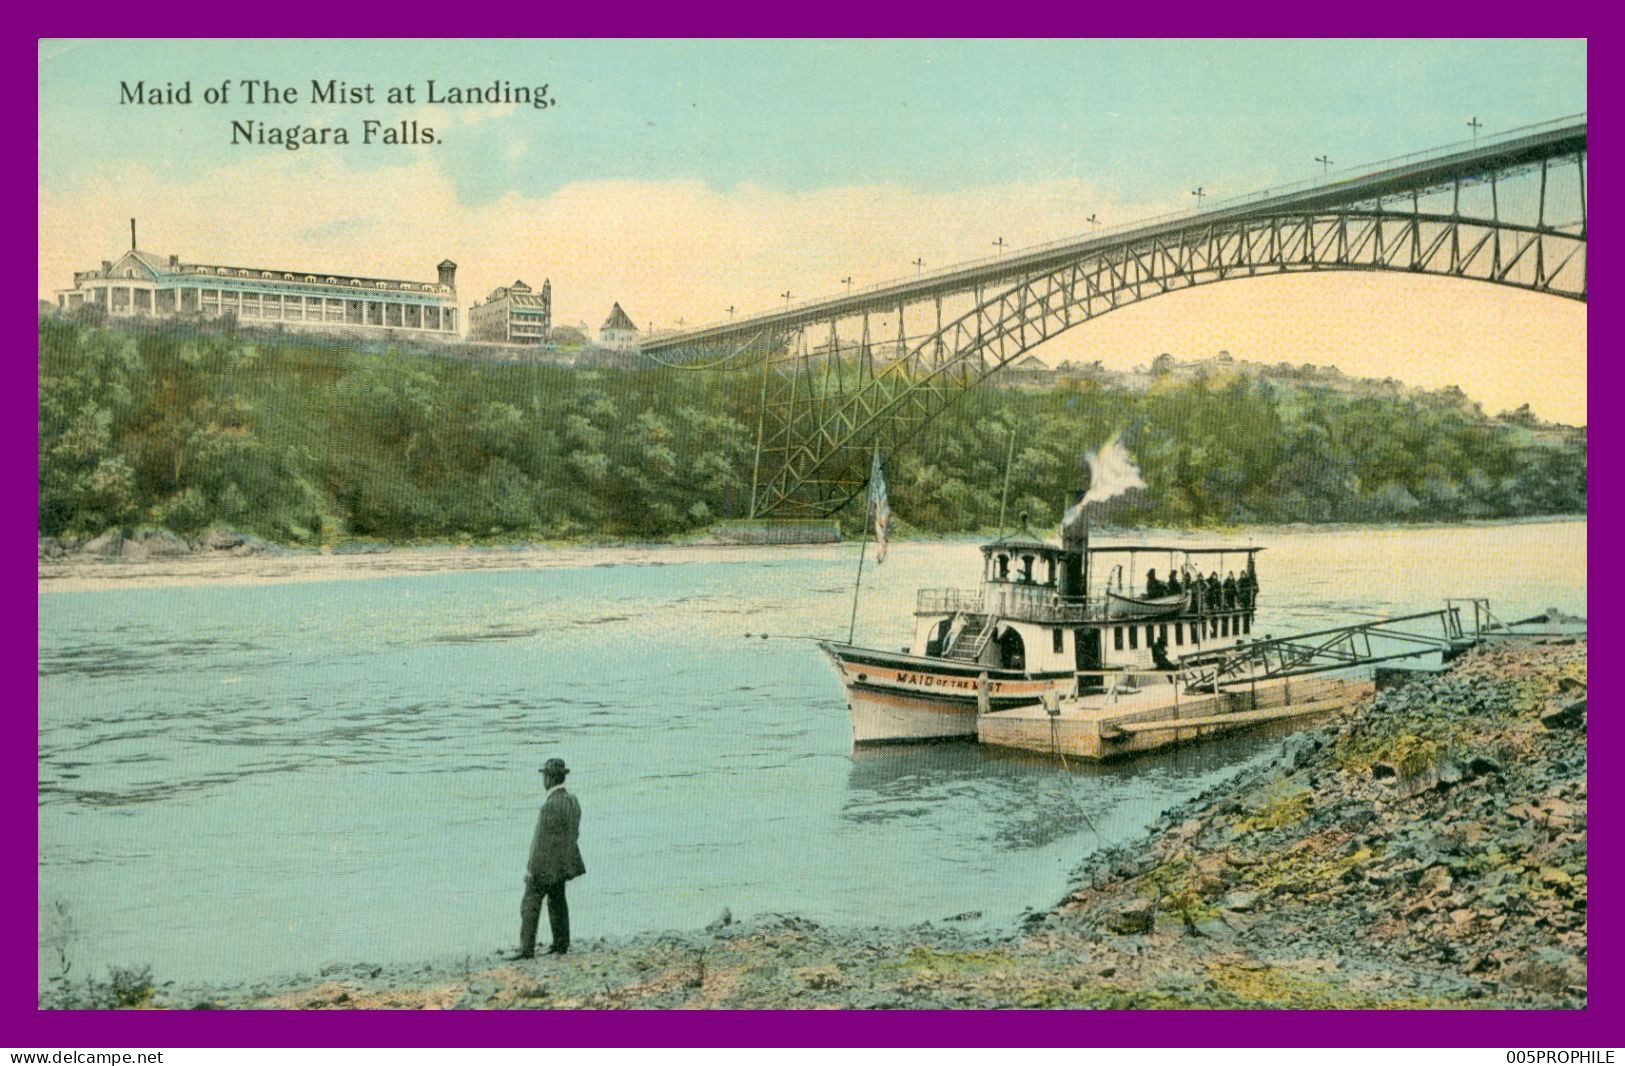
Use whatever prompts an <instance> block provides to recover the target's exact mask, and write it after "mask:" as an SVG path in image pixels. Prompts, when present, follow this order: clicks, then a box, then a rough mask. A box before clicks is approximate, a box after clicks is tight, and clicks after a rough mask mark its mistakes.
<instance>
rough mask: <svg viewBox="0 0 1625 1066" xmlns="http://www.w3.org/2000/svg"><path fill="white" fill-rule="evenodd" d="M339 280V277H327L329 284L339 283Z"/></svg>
mask: <svg viewBox="0 0 1625 1066" xmlns="http://www.w3.org/2000/svg"><path fill="white" fill-rule="evenodd" d="M338 281H339V279H338V278H328V279H327V283H328V284H329V285H337V284H338Z"/></svg>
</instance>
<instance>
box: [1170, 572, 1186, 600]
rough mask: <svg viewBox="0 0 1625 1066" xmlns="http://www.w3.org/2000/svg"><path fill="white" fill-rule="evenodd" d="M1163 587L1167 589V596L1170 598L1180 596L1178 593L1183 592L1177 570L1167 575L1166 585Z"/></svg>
mask: <svg viewBox="0 0 1625 1066" xmlns="http://www.w3.org/2000/svg"><path fill="white" fill-rule="evenodd" d="M1165 587H1166V588H1167V589H1168V595H1170V596H1177V595H1179V594H1180V592H1182V591H1184V590H1183V589H1182V588H1181V587H1180V584H1179V571H1178V570H1175V571H1173V572H1172V573H1170V574H1169V575H1168V584H1167V585H1166V586H1165Z"/></svg>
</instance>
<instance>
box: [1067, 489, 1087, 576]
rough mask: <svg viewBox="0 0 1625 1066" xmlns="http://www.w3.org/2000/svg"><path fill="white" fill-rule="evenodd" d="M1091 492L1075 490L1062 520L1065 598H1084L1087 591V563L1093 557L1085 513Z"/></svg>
mask: <svg viewBox="0 0 1625 1066" xmlns="http://www.w3.org/2000/svg"><path fill="white" fill-rule="evenodd" d="M1085 495H1087V493H1086V492H1085V490H1083V489H1079V490H1078V491H1077V492H1074V493H1073V494H1072V499H1071V500H1070V501H1068V503H1067V506H1066V511H1065V512H1064V513H1065V516H1066V517H1065V518H1063V519H1062V520H1061V550H1062V551H1063V552H1064V553H1065V554H1063V555H1062V556H1061V590H1060V591H1061V598H1062V599H1063V600H1081V599H1083V598H1084V596H1085V595H1087V592H1088V586H1087V585H1086V584H1085V580H1086V578H1087V574H1086V573H1085V570H1084V566H1085V563H1086V561H1087V560H1088V557H1089V519H1088V518H1086V517H1085V516H1084V508H1083V500H1084V496H1085Z"/></svg>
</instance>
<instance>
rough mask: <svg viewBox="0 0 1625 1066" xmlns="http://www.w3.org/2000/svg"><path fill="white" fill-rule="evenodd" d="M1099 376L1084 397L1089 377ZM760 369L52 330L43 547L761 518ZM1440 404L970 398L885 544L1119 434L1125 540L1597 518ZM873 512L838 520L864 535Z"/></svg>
mask: <svg viewBox="0 0 1625 1066" xmlns="http://www.w3.org/2000/svg"><path fill="white" fill-rule="evenodd" d="M1085 384H1088V383H1085ZM758 388H759V379H758V378H757V377H756V376H755V375H752V374H739V373H726V372H720V371H719V372H709V371H682V370H673V369H669V368H665V367H649V368H645V369H639V370H630V371H603V370H579V369H571V368H565V367H554V366H535V365H528V364H519V365H513V364H502V365H496V364H481V363H472V362H464V361H460V360H455V359H446V358H432V357H427V356H421V355H415V354H411V353H404V352H399V351H393V350H390V351H362V350H354V349H350V348H343V347H335V346H332V345H323V344H318V343H315V342H307V341H301V340H296V339H286V340H278V341H267V342H263V343H248V342H246V341H243V340H240V339H237V338H234V337H230V336H224V335H208V334H192V333H187V332H184V331H176V332H162V331H159V332H152V333H136V332H128V331H124V330H120V329H110V328H99V327H97V326H95V325H92V324H88V323H85V322H69V321H62V320H57V319H42V320H41V323H40V381H39V389H40V414H39V455H40V471H39V491H40V532H41V533H42V534H46V535H64V534H71V535H95V534H97V533H100V532H102V531H103V530H105V529H108V528H110V527H122V528H125V529H133V528H135V527H137V526H140V525H144V524H153V525H160V526H164V527H167V528H170V529H173V530H175V531H177V532H179V533H183V534H197V533H200V532H202V531H203V530H205V529H207V528H208V527H209V526H211V525H227V526H232V527H235V528H237V529H240V530H242V531H244V532H248V533H253V534H256V535H259V536H262V537H265V538H267V539H271V540H275V541H280V542H283V543H307V544H315V543H330V542H332V541H333V540H335V539H338V538H342V537H365V538H378V539H387V540H414V539H431V538H432V539H458V540H467V539H475V538H478V539H506V540H515V539H526V538H557V537H581V536H607V537H638V538H658V537H668V536H675V535H681V534H684V533H687V532H692V531H695V530H699V529H703V528H704V527H706V526H707V525H709V524H710V523H712V522H714V521H715V520H717V519H718V518H736V517H743V516H745V514H746V513H747V511H748V509H749V501H750V493H751V477H752V471H751V465H752V459H753V456H754V451H755V444H756V414H755V412H756V404H757V402H758ZM1435 399H1436V401H1437V402H1432V401H1430V402H1421V401H1416V400H1412V399H1396V398H1393V397H1350V396H1347V395H1343V394H1339V393H1336V392H1333V391H1330V390H1327V389H1324V388H1316V387H1314V386H1311V385H1297V384H1291V385H1274V384H1270V383H1267V382H1262V381H1257V380H1250V379H1246V378H1238V379H1235V380H1232V381H1229V382H1226V383H1223V384H1212V383H1209V382H1206V381H1197V382H1193V383H1191V384H1177V383H1174V382H1172V381H1164V382H1161V383H1159V384H1158V385H1157V386H1156V387H1155V388H1153V389H1151V390H1149V391H1146V392H1126V391H1119V390H1113V389H1103V388H1100V387H1098V386H1095V385H1088V387H1083V386H1080V385H1078V384H1076V383H1069V384H1067V385H1063V386H1061V387H1058V388H1055V389H1050V390H1027V389H1021V390H1015V389H997V388H983V389H978V390H975V391H973V392H972V393H971V394H969V395H967V396H966V397H964V398H963V399H962V400H961V401H960V402H959V403H957V404H955V405H954V406H952V407H950V408H949V409H948V410H947V411H945V412H943V413H942V414H941V415H940V416H939V417H938V418H936V419H935V420H933V421H932V422H931V423H930V424H929V425H928V426H927V427H926V428H925V429H924V430H923V431H922V433H921V434H920V436H919V437H918V438H916V439H915V440H914V441H913V442H911V443H909V444H908V445H907V446H906V447H901V448H899V449H898V450H897V451H896V452H895V453H894V454H891V455H889V456H887V459H886V464H887V465H886V470H887V479H888V482H889V483H890V487H891V501H892V507H893V510H894V511H895V513H896V514H897V516H898V518H899V522H900V526H899V528H907V529H911V530H919V531H923V532H933V533H955V532H966V531H971V530H980V529H990V528H993V527H994V526H996V525H998V524H999V520H1000V514H1001V499H1002V492H1003V486H1004V475H1005V456H1006V454H1007V449H1008V446H1009V442H1010V435H1011V432H1012V431H1014V433H1015V437H1016V452H1015V457H1014V462H1013V464H1012V469H1011V473H1010V486H1009V499H1008V502H1007V503H1006V504H1005V506H1004V508H1003V512H1004V524H1005V527H1006V528H1007V529H1008V528H1013V527H1014V526H1015V525H1016V524H1017V522H1018V516H1019V515H1020V514H1021V513H1022V512H1027V514H1028V515H1029V518H1030V521H1031V524H1032V526H1033V528H1034V529H1035V530H1037V531H1045V530H1048V529H1053V528H1054V526H1055V524H1056V523H1057V522H1058V521H1059V519H1060V515H1061V508H1062V504H1063V501H1064V500H1065V499H1066V497H1067V494H1068V493H1069V492H1070V491H1071V490H1073V489H1075V488H1076V487H1077V486H1078V484H1079V483H1080V480H1081V474H1080V470H1081V466H1082V456H1083V455H1084V454H1085V453H1087V452H1090V451H1093V450H1094V449H1096V448H1098V447H1099V446H1100V445H1101V444H1102V443H1103V442H1104V441H1105V440H1106V438H1107V437H1109V436H1110V435H1111V434H1112V433H1114V432H1118V431H1120V430H1124V429H1130V430H1131V433H1130V443H1131V450H1132V452H1133V454H1134V455H1135V457H1136V459H1137V461H1138V463H1139V465H1140V468H1141V472H1142V475H1143V477H1144V479H1145V482H1146V486H1147V488H1146V491H1144V492H1143V493H1135V494H1132V495H1130V496H1128V497H1125V498H1123V499H1121V500H1119V501H1115V502H1114V503H1113V504H1111V505H1109V507H1108V509H1107V510H1106V511H1105V512H1104V513H1103V514H1102V515H1101V518H1103V519H1105V520H1109V521H1112V522H1116V523H1120V524H1132V525H1175V526H1179V525H1216V524H1220V525H1222V524H1242V523H1273V522H1330V521H1347V522H1356V521H1383V522H1393V521H1421V520H1453V519H1464V518H1490V517H1512V516H1519V515H1533V514H1555V513H1572V512H1578V511H1583V510H1584V509H1585V470H1586V451H1585V443H1584V439H1583V435H1571V436H1569V437H1563V436H1560V435H1559V436H1553V435H1552V434H1550V433H1546V434H1544V435H1543V434H1542V433H1541V432H1540V431H1539V430H1538V428H1536V427H1530V426H1528V425H1524V424H1522V423H1519V422H1517V421H1492V420H1488V419H1485V418H1484V417H1483V416H1482V415H1480V414H1478V413H1477V412H1476V411H1474V410H1473V409H1472V408H1471V407H1470V405H1466V404H1464V403H1461V402H1457V401H1454V400H1452V398H1451V397H1450V396H1448V395H1446V394H1444V393H1441V394H1438V396H1437V397H1436V398H1435ZM861 507H862V503H861V497H860V499H859V500H857V501H855V502H854V503H853V504H852V505H851V506H850V507H849V510H848V513H847V514H845V515H843V516H842V517H843V519H844V521H845V522H846V524H847V525H848V527H850V528H856V527H858V526H860V525H861V524H862V521H863V518H862V511H861Z"/></svg>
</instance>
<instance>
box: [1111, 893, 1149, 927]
mask: <svg viewBox="0 0 1625 1066" xmlns="http://www.w3.org/2000/svg"><path fill="white" fill-rule="evenodd" d="M1156 924H1157V904H1156V902H1155V901H1154V900H1149V899H1131V900H1129V901H1128V902H1127V903H1123V904H1120V905H1119V906H1118V907H1117V908H1116V909H1115V910H1113V911H1112V912H1111V913H1110V914H1108V915H1107V916H1106V928H1108V929H1110V930H1111V931H1112V932H1114V933H1121V934H1124V935H1132V934H1136V933H1149V932H1151V930H1152V929H1153V928H1155V926H1156Z"/></svg>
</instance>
